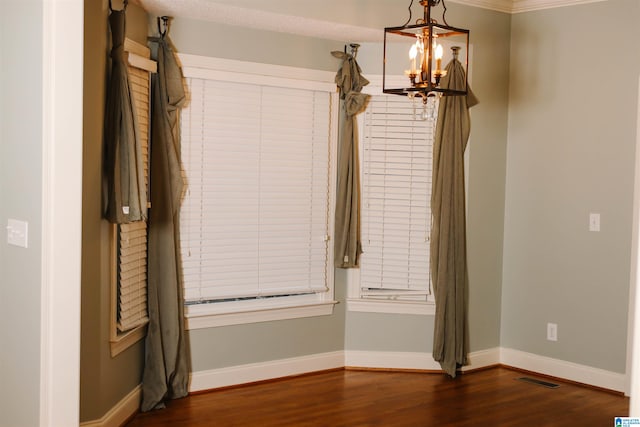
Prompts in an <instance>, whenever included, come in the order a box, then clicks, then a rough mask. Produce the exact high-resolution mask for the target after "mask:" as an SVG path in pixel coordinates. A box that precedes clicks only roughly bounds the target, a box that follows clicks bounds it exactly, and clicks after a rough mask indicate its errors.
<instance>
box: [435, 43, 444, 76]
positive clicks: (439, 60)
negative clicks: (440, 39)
mask: <svg viewBox="0 0 640 427" xmlns="http://www.w3.org/2000/svg"><path fill="white" fill-rule="evenodd" d="M443 54H444V50H443V49H442V45H441V44H439V45H438V46H436V70H437V71H440V70H441V68H442V55H443Z"/></svg>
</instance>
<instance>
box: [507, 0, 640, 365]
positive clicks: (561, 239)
mask: <svg viewBox="0 0 640 427" xmlns="http://www.w3.org/2000/svg"><path fill="white" fill-rule="evenodd" d="M638 22H640V3H638V2H637V1H636V0H610V1H607V2H601V3H593V4H586V5H582V6H576V7H566V8H557V9H552V10H547V11H538V12H531V13H523V14H518V15H514V16H513V22H512V50H511V88H510V99H509V149H508V157H507V191H506V209H505V212H506V214H505V243H504V245H505V249H504V262H503V265H504V274H503V278H504V281H503V292H502V324H501V326H502V334H501V343H502V346H503V347H509V348H514V349H517V350H521V351H526V352H531V353H535V354H539V355H542V356H547V357H552V358H557V359H561V360H567V361H571V362H575V363H579V364H583V365H587V366H592V367H596V368H601V369H606V370H609V371H613V372H620V373H623V372H625V357H626V341H627V307H628V291H629V273H630V257H631V230H632V206H633V182H634V167H635V166H634V159H635V145H636V117H637V115H636V111H637V105H638V104H637V94H638V87H637V85H638V83H637V82H638V74H639V73H640V58H639V57H638V55H637V43H638V40H639V39H640V37H639V36H640V32H639V27H638ZM590 212H597V213H600V214H601V231H600V232H597V233H596V232H589V231H588V216H589V213H590ZM547 322H553V323H557V324H558V342H550V341H547V340H546V324H547Z"/></svg>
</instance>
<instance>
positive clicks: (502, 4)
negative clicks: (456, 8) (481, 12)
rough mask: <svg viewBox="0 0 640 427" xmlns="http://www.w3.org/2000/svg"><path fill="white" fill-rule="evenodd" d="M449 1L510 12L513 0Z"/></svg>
mask: <svg viewBox="0 0 640 427" xmlns="http://www.w3.org/2000/svg"><path fill="white" fill-rule="evenodd" d="M449 1H451V3H459V4H464V5H466V6H473V7H479V8H482V9H489V10H495V11H497V12H505V13H512V12H513V2H514V0H449Z"/></svg>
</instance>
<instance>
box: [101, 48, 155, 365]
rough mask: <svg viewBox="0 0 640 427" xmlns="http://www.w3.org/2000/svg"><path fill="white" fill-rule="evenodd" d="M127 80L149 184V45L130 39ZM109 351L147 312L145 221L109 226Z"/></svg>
mask: <svg viewBox="0 0 640 427" xmlns="http://www.w3.org/2000/svg"><path fill="white" fill-rule="evenodd" d="M125 51H127V52H128V54H129V84H130V86H131V89H132V92H133V98H134V102H135V108H136V118H137V125H138V129H137V131H138V135H139V137H140V145H141V146H142V152H143V153H145V155H144V157H143V163H144V176H145V181H146V184H147V188H148V187H149V181H148V179H149V117H150V109H149V104H150V103H149V96H150V80H151V79H150V73H151V72H155V71H156V63H155V62H154V61H151V60H149V59H148V58H149V49H148V48H147V47H145V46H142V45H140V44H138V43H135V42H133V41H131V40H129V39H127V40H126V41H125ZM111 253H112V255H111V257H112V261H111V265H112V275H111V276H112V285H111V306H112V310H111V312H112V316H111V332H110V335H111V338H110V341H111V355H112V356H115V355H117V354H118V353H120V352H122V351H123V350H125V349H126V348H128V347H129V346H130V345H131V344H133V343H135V342H136V341H139V340H140V339H142V338H143V337H144V335H145V332H146V324H147V322H148V321H149V319H148V316H147V222H146V221H138V222H133V223H130V224H121V225H112V226H111Z"/></svg>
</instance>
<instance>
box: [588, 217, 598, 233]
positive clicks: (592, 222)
mask: <svg viewBox="0 0 640 427" xmlns="http://www.w3.org/2000/svg"><path fill="white" fill-rule="evenodd" d="M589 231H600V214H599V213H590V214H589Z"/></svg>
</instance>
